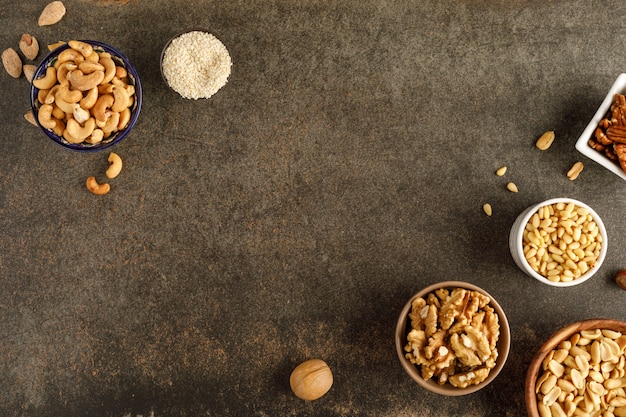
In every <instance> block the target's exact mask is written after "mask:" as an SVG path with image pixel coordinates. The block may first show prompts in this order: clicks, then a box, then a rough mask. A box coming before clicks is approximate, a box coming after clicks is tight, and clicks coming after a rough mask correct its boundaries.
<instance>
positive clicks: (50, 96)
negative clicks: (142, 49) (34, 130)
mask: <svg viewBox="0 0 626 417" xmlns="http://www.w3.org/2000/svg"><path fill="white" fill-rule="evenodd" d="M30 102H31V108H32V112H33V116H34V117H35V120H36V121H37V124H38V125H39V126H40V127H41V130H42V131H43V132H44V133H45V134H46V136H47V137H48V138H50V139H51V140H53V141H54V142H55V143H57V144H59V145H61V146H63V147H65V148H67V149H71V150H75V151H99V150H103V149H106V148H108V147H110V146H112V145H114V144H116V143H118V142H119V141H121V140H122V139H124V138H125V137H126V136H127V135H128V133H129V132H130V131H131V129H132V128H133V126H134V125H135V123H136V122H137V118H138V117H139V112H140V110H141V104H142V89H141V82H140V81H139V74H137V71H136V70H135V68H134V67H133V66H132V64H131V63H130V61H129V60H128V58H127V57H126V56H125V55H124V54H123V53H121V52H120V51H119V50H117V49H116V48H114V47H112V46H110V45H108V44H106V43H103V42H98V41H93V40H70V41H68V42H67V43H64V44H62V45H61V46H59V47H57V48H56V49H54V50H53V51H51V52H50V53H49V54H48V55H47V56H46V57H45V58H44V59H43V60H42V61H41V63H40V64H39V65H38V67H37V69H36V70H35V74H34V76H33V81H32V82H31V86H30Z"/></svg>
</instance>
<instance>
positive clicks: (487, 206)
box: [483, 203, 493, 217]
mask: <svg viewBox="0 0 626 417" xmlns="http://www.w3.org/2000/svg"><path fill="white" fill-rule="evenodd" d="M483 211H484V212H485V214H486V215H487V216H490V217H491V215H492V214H493V209H492V208H491V204H489V203H485V204H484V205H483Z"/></svg>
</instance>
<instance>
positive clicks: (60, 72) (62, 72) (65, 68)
mask: <svg viewBox="0 0 626 417" xmlns="http://www.w3.org/2000/svg"><path fill="white" fill-rule="evenodd" d="M76 68H78V66H77V65H76V64H73V63H71V62H64V63H63V64H61V65H59V68H57V80H58V81H59V82H60V83H63V82H65V81H67V73H68V72H69V71H73V70H75V69H76Z"/></svg>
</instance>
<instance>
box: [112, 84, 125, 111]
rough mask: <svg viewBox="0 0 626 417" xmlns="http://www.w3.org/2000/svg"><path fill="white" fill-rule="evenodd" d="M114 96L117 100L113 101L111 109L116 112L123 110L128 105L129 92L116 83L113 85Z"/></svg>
mask: <svg viewBox="0 0 626 417" xmlns="http://www.w3.org/2000/svg"><path fill="white" fill-rule="evenodd" d="M113 98H114V99H115V102H114V103H113V106H111V110H113V111H115V112H121V111H122V110H124V109H125V108H127V107H128V99H129V97H128V92H127V91H126V89H125V88H124V87H121V86H119V85H114V86H113Z"/></svg>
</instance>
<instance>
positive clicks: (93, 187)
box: [86, 176, 111, 195]
mask: <svg viewBox="0 0 626 417" xmlns="http://www.w3.org/2000/svg"><path fill="white" fill-rule="evenodd" d="M86 185H87V189H88V190H89V191H91V192H92V193H93V194H96V195H104V194H106V193H108V192H109V191H110V190H111V186H110V185H109V184H107V183H106V182H105V183H102V184H98V181H96V177H93V176H92V177H89V178H87V182H86Z"/></svg>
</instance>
